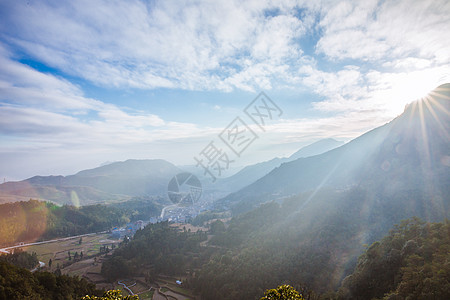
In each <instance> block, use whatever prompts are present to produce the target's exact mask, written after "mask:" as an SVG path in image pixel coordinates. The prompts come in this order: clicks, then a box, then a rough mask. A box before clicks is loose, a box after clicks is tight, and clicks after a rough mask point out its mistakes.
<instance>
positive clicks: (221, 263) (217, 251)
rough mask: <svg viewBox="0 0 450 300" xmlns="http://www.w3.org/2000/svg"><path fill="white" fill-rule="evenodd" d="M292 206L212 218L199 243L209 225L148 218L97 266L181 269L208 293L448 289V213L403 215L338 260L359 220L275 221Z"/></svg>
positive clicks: (178, 272) (430, 295)
mask: <svg viewBox="0 0 450 300" xmlns="http://www.w3.org/2000/svg"><path fill="white" fill-rule="evenodd" d="M297 200H298V199H297ZM289 209H290V206H289V203H288V202H287V203H286V204H285V205H283V206H280V205H278V204H277V203H268V204H265V205H262V206H261V207H259V208H258V209H256V210H254V211H252V212H250V213H247V214H244V215H241V216H238V217H236V218H233V219H232V220H231V221H230V222H229V224H227V225H225V224H224V223H223V222H221V221H219V220H218V221H215V222H214V223H212V224H211V226H210V232H209V234H214V235H213V237H212V239H211V240H210V241H209V244H208V246H205V245H204V243H203V245H202V241H205V240H206V233H203V232H186V231H179V230H178V229H176V228H172V227H170V226H169V224H168V223H158V224H154V225H148V226H147V227H146V228H144V229H143V230H141V231H138V232H137V233H136V235H135V237H134V238H133V239H132V240H131V241H129V242H128V243H126V244H123V245H122V246H121V247H120V248H119V249H118V250H116V251H115V252H114V254H113V255H112V258H111V259H110V260H109V261H107V262H106V263H104V265H103V269H102V272H103V273H104V274H105V276H108V278H109V279H110V280H114V279H116V278H119V277H123V276H129V275H141V276H146V278H147V279H148V280H149V281H152V280H154V279H155V278H156V276H157V275H159V274H163V275H174V276H183V277H186V278H187V279H186V281H185V282H184V283H183V284H184V285H185V287H187V288H190V289H192V290H193V291H195V292H196V293H198V294H200V295H201V296H202V299H211V300H212V299H230V300H231V299H259V298H260V297H261V296H262V295H264V291H265V290H267V289H270V288H273V287H275V286H278V285H280V284H290V285H292V286H293V287H294V288H295V289H296V290H298V291H300V293H301V294H302V296H303V297H304V298H305V299H446V298H449V297H450V295H449V291H450V283H449V278H450V267H449V266H450V264H449V262H450V238H449V236H450V223H449V222H448V221H445V222H442V223H425V222H422V221H420V220H419V219H417V218H413V219H408V220H406V221H403V222H402V223H400V224H398V225H395V226H394V227H393V228H392V229H391V230H390V232H389V233H388V235H387V236H385V237H384V238H382V239H381V240H380V241H375V242H374V243H372V244H371V245H370V246H364V245H360V248H359V249H360V250H359V253H358V254H357V255H356V258H357V257H358V256H359V255H360V254H361V253H363V254H362V255H361V256H360V257H359V259H356V258H355V259H354V260H347V261H339V262H337V260H336V259H337V257H340V258H342V256H338V254H339V253H340V252H343V251H350V249H351V248H353V247H354V246H355V245H356V244H358V243H359V242H357V241H352V236H353V234H352V230H356V227H353V226H356V225H353V223H352V222H349V221H348V220H339V219H333V218H331V217H330V216H325V217H328V219H327V222H325V223H323V222H318V223H316V224H314V223H312V224H311V223H309V225H310V226H312V227H311V228H312V229H311V230H309V231H308V232H302V231H301V230H299V229H300V228H299V226H301V225H300V223H301V221H302V220H298V219H292V220H284V222H283V225H284V227H281V226H274V225H276V224H278V225H281V224H279V222H281V221H280V220H281V219H283V216H284V215H285V214H286V210H289ZM324 213H325V214H326V212H324ZM303 221H307V220H303ZM364 247H366V248H364ZM347 253H354V252H347ZM341 260H342V259H341ZM344 277H345V278H344ZM332 280H334V281H333V283H334V282H337V284H330V281H332ZM341 283H342V284H341ZM408 297H409V298H408Z"/></svg>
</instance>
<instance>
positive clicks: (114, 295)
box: [81, 290, 139, 300]
mask: <svg viewBox="0 0 450 300" xmlns="http://www.w3.org/2000/svg"><path fill="white" fill-rule="evenodd" d="M81 300H139V296H137V295H133V296H125V297H124V296H122V291H121V290H110V291H106V292H105V293H104V294H103V296H102V297H97V296H88V295H86V296H84V297H83V298H81Z"/></svg>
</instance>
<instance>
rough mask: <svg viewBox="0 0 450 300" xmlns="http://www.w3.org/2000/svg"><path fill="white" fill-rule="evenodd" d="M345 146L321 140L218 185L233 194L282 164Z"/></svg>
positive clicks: (250, 168)
mask: <svg viewBox="0 0 450 300" xmlns="http://www.w3.org/2000/svg"><path fill="white" fill-rule="evenodd" d="M342 144H344V142H339V141H336V140H335V139H332V138H327V139H322V140H319V141H317V142H315V143H313V144H311V145H308V146H305V147H303V148H301V149H300V150H298V151H297V152H295V153H294V154H292V155H291V156H289V157H283V158H279V157H276V158H273V159H271V160H269V161H265V162H261V163H258V164H254V165H250V166H246V167H244V168H243V169H242V170H240V171H239V172H237V173H236V174H234V175H233V176H230V177H227V178H224V179H221V180H218V182H217V183H216V184H217V186H219V187H220V189H221V190H224V191H227V192H228V193H232V192H235V191H238V190H240V189H241V188H243V187H245V186H247V185H249V184H251V183H253V182H255V181H256V180H258V179H259V178H261V177H263V176H264V175H266V174H268V173H269V172H270V171H272V170H273V169H275V168H277V167H279V166H280V165H281V164H282V163H286V162H290V161H293V160H296V159H298V158H303V157H310V156H314V155H319V154H322V153H324V152H327V151H329V150H332V149H334V148H337V147H339V146H341V145H342Z"/></svg>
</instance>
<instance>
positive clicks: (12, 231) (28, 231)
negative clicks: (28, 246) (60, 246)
mask: <svg viewBox="0 0 450 300" xmlns="http://www.w3.org/2000/svg"><path fill="white" fill-rule="evenodd" d="M129 215H130V212H129V211H127V210H120V209H118V208H114V207H111V206H105V205H91V206H82V207H80V208H77V207H74V206H67V205H64V206H57V205H55V204H53V203H49V202H40V201H37V200H29V201H27V202H14V203H6V204H2V205H0V245H3V246H8V245H13V244H15V243H17V242H30V241H38V240H43V239H51V238H55V237H64V236H71V235H78V234H83V233H90V232H97V231H102V230H107V229H110V228H111V227H112V226H118V225H122V224H125V223H127V222H129V221H130V219H129Z"/></svg>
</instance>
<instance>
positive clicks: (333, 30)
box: [0, 0, 450, 181]
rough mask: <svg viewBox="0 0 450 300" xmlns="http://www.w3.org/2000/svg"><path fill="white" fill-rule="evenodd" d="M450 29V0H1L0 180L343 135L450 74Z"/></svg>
mask: <svg viewBox="0 0 450 300" xmlns="http://www.w3.org/2000/svg"><path fill="white" fill-rule="evenodd" d="M448 28H450V2H449V1H447V0H435V1H431V0H419V1H413V0H399V1H390V0H386V1H325V0H324V1H263V0H257V1H230V0H225V1H220V0H216V1H179V0H176V1H171V0H166V1H136V0H127V1H111V0H108V1H95V0H86V1H83V0H79V1H56V0H55V1H36V0H16V1H7V0H0V176H1V178H2V179H3V180H2V181H4V180H6V181H11V180H21V179H25V178H28V177H31V176H34V175H69V174H73V173H76V172H78V171H80V170H83V169H87V168H94V167H97V166H99V165H102V164H105V163H107V162H113V161H122V160H126V159H166V160H168V161H170V162H172V163H174V164H177V165H193V164H196V160H195V158H200V157H201V156H202V155H203V157H204V158H205V157H206V156H204V154H205V153H209V154H212V152H208V151H212V150H213V148H212V147H211V145H214V147H215V148H214V149H216V150H217V151H220V152H218V153H222V154H223V153H227V156H228V158H229V160H230V161H231V160H232V161H233V162H232V163H231V165H232V166H231V167H230V169H233V167H234V168H236V167H239V166H244V165H247V164H251V163H256V162H259V161H264V160H268V159H271V158H273V157H276V156H278V157H282V156H288V155H290V154H292V153H293V152H295V151H296V150H298V149H299V148H301V147H302V146H305V145H308V144H310V143H312V142H315V141H317V140H320V139H322V138H329V137H331V138H335V139H336V140H339V141H349V140H351V139H353V138H355V137H357V136H359V135H361V134H362V133H364V132H367V131H368V130H371V129H373V128H376V127H378V126H380V125H383V124H385V123H387V122H389V121H390V120H392V119H393V118H395V117H396V116H398V115H399V114H401V113H402V111H403V109H404V106H405V104H407V103H409V102H411V101H414V100H416V99H419V98H420V97H422V96H424V95H425V94H426V93H427V92H429V91H431V90H432V89H433V88H435V87H437V86H438V85H440V84H442V83H445V82H450V38H449V34H448ZM261 92H264V94H263V95H265V96H264V97H266V98H264V99H265V101H266V102H265V103H266V104H267V105H268V106H264V105H260V104H261V103H263V102H261V98H258V95H260V93H261ZM254 100H255V102H252V101H254ZM255 105H256V107H259V108H260V109H262V110H263V111H264V109H266V110H265V114H264V116H266V117H261V118H259V119H258V118H256V117H255V118H254V119H255V120H256V121H255V120H253V119H252V118H251V116H252V114H251V113H249V114H246V111H247V112H249V110H248V109H247V110H246V108H248V107H250V109H252V108H254V107H255ZM264 107H265V108H264ZM267 107H271V108H274V107H277V109H274V110H270V109H267ZM260 113H261V114H262V112H261V111H260ZM253 116H255V115H253ZM236 118H237V119H236ZM263 119H264V120H263ZM236 122H238V123H239V122H241V123H239V124H240V125H239V124H238V125H239V126H240V127H236V126H237V125H236V124H237V123H236ZM258 122H265V123H264V126H258V124H257V123H258ZM243 124H245V125H243ZM259 125H261V124H259ZM233 128H234V129H236V130H237V132H239V131H240V130H241V132H242V130H244V131H245V130H246V132H247V137H248V134H253V135H252V136H253V137H255V138H252V139H251V140H249V141H251V143H247V144H246V143H244V142H245V141H247V140H248V139H245V138H243V139H241V141H242V143H241V144H242V145H244V146H246V147H244V148H245V149H243V151H240V152H239V151H238V154H236V152H233V151H232V150H231V148H232V147H230V144H227V141H226V140H224V139H221V137H222V138H223V137H224V136H226V133H228V138H230V132H231V130H232V129H233ZM239 128H241V129H239ZM224 133H225V135H224ZM244 135H245V133H244ZM236 137H237V135H236V136H235V138H236ZM228 142H230V140H228ZM211 143H212V144H211ZM208 147H209V148H208ZM216 158H217V157H216ZM204 162H206V160H205V161H204ZM222 176H226V173H225V172H224V175H222Z"/></svg>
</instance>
